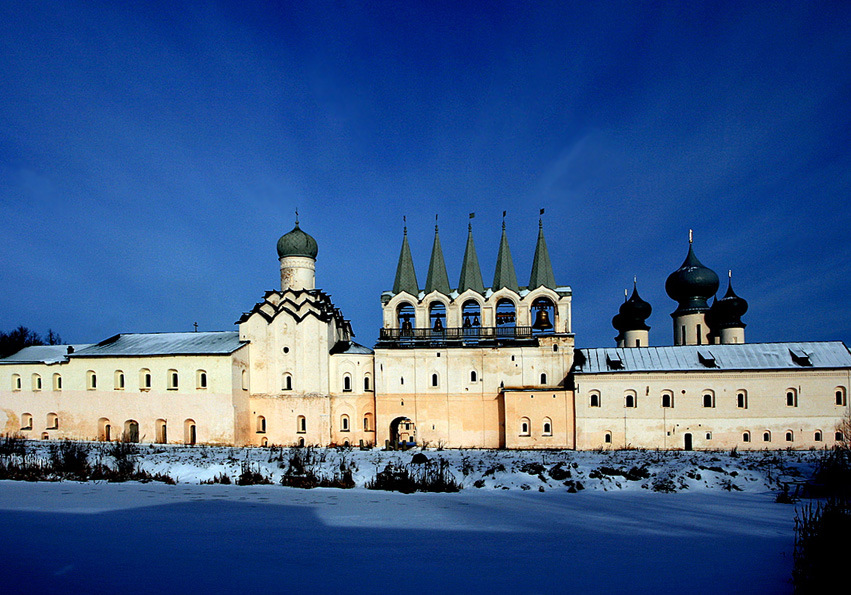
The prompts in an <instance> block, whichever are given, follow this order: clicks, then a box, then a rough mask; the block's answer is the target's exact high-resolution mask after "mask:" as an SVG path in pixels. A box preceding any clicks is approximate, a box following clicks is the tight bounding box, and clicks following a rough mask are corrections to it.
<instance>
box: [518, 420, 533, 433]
mask: <svg viewBox="0 0 851 595" xmlns="http://www.w3.org/2000/svg"><path fill="white" fill-rule="evenodd" d="M530 428H531V424H530V423H529V418H528V417H521V418H520V435H521V436H528V435H529V434H530V431H531V430H530Z"/></svg>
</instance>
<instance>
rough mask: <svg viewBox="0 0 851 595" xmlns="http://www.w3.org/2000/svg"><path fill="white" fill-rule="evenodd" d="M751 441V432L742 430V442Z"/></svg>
mask: <svg viewBox="0 0 851 595" xmlns="http://www.w3.org/2000/svg"><path fill="white" fill-rule="evenodd" d="M750 441H751V433H750V432H743V433H742V442H750Z"/></svg>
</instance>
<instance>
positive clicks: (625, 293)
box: [623, 287, 627, 302]
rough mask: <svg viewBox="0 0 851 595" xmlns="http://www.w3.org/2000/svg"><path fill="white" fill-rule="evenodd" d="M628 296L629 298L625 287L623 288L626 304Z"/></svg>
mask: <svg viewBox="0 0 851 595" xmlns="http://www.w3.org/2000/svg"><path fill="white" fill-rule="evenodd" d="M626 296H627V289H626V287H624V288H623V301H624V302H626Z"/></svg>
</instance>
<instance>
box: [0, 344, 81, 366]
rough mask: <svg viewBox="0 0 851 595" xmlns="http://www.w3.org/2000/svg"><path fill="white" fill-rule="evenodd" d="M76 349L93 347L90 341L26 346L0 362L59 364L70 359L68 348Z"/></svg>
mask: <svg viewBox="0 0 851 595" xmlns="http://www.w3.org/2000/svg"><path fill="white" fill-rule="evenodd" d="M69 347H71V348H72V349H73V350H74V351H79V350H80V349H86V348H88V347H91V344H90V343H84V344H82V345H32V346H30V347H24V348H23V349H21V350H20V351H19V352H17V353H13V354H12V355H10V356H8V357H4V358H2V359H0V364H58V363H60V362H67V361H68V348H69Z"/></svg>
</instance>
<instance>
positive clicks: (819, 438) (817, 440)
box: [813, 430, 822, 442]
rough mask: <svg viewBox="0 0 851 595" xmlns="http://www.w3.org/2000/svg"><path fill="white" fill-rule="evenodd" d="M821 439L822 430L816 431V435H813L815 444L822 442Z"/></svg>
mask: <svg viewBox="0 0 851 595" xmlns="http://www.w3.org/2000/svg"><path fill="white" fill-rule="evenodd" d="M821 438H822V436H821V430H816V431H815V434H813V440H814V441H815V442H821Z"/></svg>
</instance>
